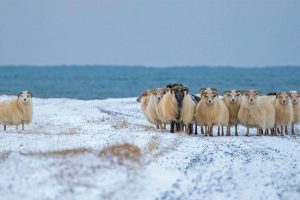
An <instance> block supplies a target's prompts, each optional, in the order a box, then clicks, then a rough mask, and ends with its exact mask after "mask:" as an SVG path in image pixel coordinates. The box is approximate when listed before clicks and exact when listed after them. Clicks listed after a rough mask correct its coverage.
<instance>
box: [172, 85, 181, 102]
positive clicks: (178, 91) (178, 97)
mask: <svg viewBox="0 0 300 200" xmlns="http://www.w3.org/2000/svg"><path fill="white" fill-rule="evenodd" d="M171 93H172V94H174V95H175V98H176V100H177V102H178V105H179V106H181V105H182V101H183V98H184V89H183V88H181V87H178V88H172V89H171Z"/></svg>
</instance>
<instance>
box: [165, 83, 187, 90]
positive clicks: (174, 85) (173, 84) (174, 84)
mask: <svg viewBox="0 0 300 200" xmlns="http://www.w3.org/2000/svg"><path fill="white" fill-rule="evenodd" d="M177 86H179V87H183V84H182V83H169V84H168V85H167V86H166V88H170V89H171V88H173V87H177Z"/></svg>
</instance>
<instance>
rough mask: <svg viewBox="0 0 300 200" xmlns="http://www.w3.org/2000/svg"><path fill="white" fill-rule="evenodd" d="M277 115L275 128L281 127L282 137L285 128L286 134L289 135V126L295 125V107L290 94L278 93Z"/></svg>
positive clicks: (276, 102)
mask: <svg viewBox="0 0 300 200" xmlns="http://www.w3.org/2000/svg"><path fill="white" fill-rule="evenodd" d="M275 113H276V114H275V126H276V127H278V128H279V127H280V134H281V135H284V134H283V126H285V134H287V126H288V125H291V124H292V123H293V106H292V103H291V101H290V97H289V94H288V93H286V92H278V93H276V100H275Z"/></svg>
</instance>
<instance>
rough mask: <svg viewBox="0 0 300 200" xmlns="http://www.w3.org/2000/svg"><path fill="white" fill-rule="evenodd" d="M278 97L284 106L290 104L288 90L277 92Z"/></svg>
mask: <svg viewBox="0 0 300 200" xmlns="http://www.w3.org/2000/svg"><path fill="white" fill-rule="evenodd" d="M276 99H277V100H278V101H279V103H280V104H281V105H283V106H286V105H288V103H289V102H290V97H289V94H288V93H286V92H277V93H276Z"/></svg>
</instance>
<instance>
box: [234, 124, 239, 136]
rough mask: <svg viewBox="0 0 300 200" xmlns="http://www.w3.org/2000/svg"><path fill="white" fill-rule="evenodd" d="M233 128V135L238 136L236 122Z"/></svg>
mask: <svg viewBox="0 0 300 200" xmlns="http://www.w3.org/2000/svg"><path fill="white" fill-rule="evenodd" d="M234 128H235V130H234V134H235V136H238V135H239V134H238V131H237V124H236V125H235V126H234Z"/></svg>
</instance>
